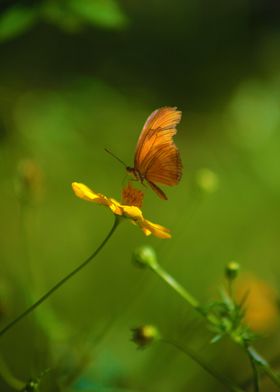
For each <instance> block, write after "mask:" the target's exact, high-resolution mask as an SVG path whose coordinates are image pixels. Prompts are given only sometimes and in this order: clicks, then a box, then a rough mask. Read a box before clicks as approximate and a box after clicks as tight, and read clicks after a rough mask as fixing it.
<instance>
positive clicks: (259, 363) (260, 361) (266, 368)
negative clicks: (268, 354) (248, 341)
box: [246, 346, 280, 387]
mask: <svg viewBox="0 0 280 392" xmlns="http://www.w3.org/2000/svg"><path fill="white" fill-rule="evenodd" d="M246 351H247V353H249V355H250V357H251V358H252V359H253V360H254V363H255V365H256V367H259V368H260V370H262V371H263V372H264V373H265V374H266V375H267V377H268V378H269V379H270V380H271V381H272V382H273V383H274V384H275V385H277V386H278V387H280V377H279V375H278V374H276V373H275V372H274V370H273V369H272V368H271V367H270V365H269V363H268V362H267V361H266V360H265V359H264V358H263V357H262V356H261V355H260V354H259V353H258V352H257V351H256V350H255V349H254V347H252V346H248V347H246Z"/></svg>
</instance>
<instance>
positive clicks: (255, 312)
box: [236, 274, 279, 333]
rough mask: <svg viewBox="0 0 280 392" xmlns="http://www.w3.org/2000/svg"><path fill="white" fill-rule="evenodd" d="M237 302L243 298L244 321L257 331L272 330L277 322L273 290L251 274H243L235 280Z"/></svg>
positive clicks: (275, 297) (276, 305)
mask: <svg viewBox="0 0 280 392" xmlns="http://www.w3.org/2000/svg"><path fill="white" fill-rule="evenodd" d="M236 298H237V300H238V302H240V301H242V300H244V299H245V302H244V308H245V317H244V321H245V323H246V324H248V325H249V327H251V329H252V330H253V331H255V332H258V333H264V332H269V331H272V330H273V329H274V328H276V327H277V325H278V323H279V307H278V296H277V293H276V292H275V290H274V289H273V288H272V287H271V286H269V285H268V284H267V283H266V282H264V281H263V280H261V279H259V278H256V277H255V276H253V275H249V274H248V275H245V276H244V277H243V278H240V279H239V280H238V281H237V282H236Z"/></svg>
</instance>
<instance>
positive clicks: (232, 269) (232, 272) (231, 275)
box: [225, 261, 240, 280]
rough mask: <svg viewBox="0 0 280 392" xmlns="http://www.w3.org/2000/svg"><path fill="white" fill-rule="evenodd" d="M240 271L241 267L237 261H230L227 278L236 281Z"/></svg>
mask: <svg viewBox="0 0 280 392" xmlns="http://www.w3.org/2000/svg"><path fill="white" fill-rule="evenodd" d="M239 270H240V265H239V264H238V263H237V262H236V261H230V262H229V263H228V264H227V266H226V269H225V276H226V278H227V279H229V280H234V279H235V278H236V277H237V275H238V273H239Z"/></svg>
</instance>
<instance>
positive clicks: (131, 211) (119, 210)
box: [72, 182, 171, 238]
mask: <svg viewBox="0 0 280 392" xmlns="http://www.w3.org/2000/svg"><path fill="white" fill-rule="evenodd" d="M72 188H73V191H74V193H75V195H76V196H78V197H79V198H80V199H84V200H87V201H90V202H93V203H97V204H102V205H104V206H106V207H108V208H109V209H110V210H111V211H112V212H113V214H115V215H118V216H122V217H125V218H128V219H130V221H131V222H132V223H133V224H136V225H138V226H139V227H140V229H141V230H142V231H143V233H144V234H145V235H147V236H148V235H151V234H153V235H154V236H155V237H158V238H170V237H171V235H170V233H169V230H168V229H166V228H165V227H163V226H160V225H158V224H156V223H153V222H150V221H148V220H147V219H145V218H144V217H143V214H142V211H141V210H140V208H139V207H138V206H135V205H129V204H131V201H133V200H134V202H135V203H137V204H138V205H139V201H140V199H141V202H142V199H143V196H141V194H142V192H141V191H139V190H135V191H136V192H135V194H133V188H132V187H131V185H130V184H129V185H128V188H127V189H125V190H124V192H123V198H124V199H126V200H124V201H126V202H128V203H129V204H121V203H119V202H118V201H116V200H115V199H113V198H111V197H107V196H104V195H102V194H101V193H95V192H94V191H93V190H91V189H90V188H88V187H87V186H86V185H84V184H81V183H78V182H73V183H72Z"/></svg>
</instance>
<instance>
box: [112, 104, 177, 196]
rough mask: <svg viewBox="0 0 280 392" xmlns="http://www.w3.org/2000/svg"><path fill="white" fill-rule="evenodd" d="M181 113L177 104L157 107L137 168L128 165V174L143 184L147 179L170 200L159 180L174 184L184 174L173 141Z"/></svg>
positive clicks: (138, 148)
mask: <svg viewBox="0 0 280 392" xmlns="http://www.w3.org/2000/svg"><path fill="white" fill-rule="evenodd" d="M181 116H182V113H181V112H180V111H178V110H177V108H176V107H174V108H172V107H162V108H160V109H157V110H155V111H154V112H153V113H152V114H151V115H150V116H149V117H148V119H147V121H146V123H145V124H144V127H143V129H142V132H141V134H140V136H139V139H138V142H137V146H136V151H135V156H134V167H128V166H126V170H127V172H128V173H130V174H132V175H133V177H134V178H135V179H136V180H139V181H141V183H142V184H143V183H144V180H146V181H147V183H148V184H149V185H150V187H151V188H152V190H153V191H154V192H155V193H156V194H157V195H158V196H159V197H160V198H161V199H164V200H167V196H166V195H165V193H164V192H163V191H162V190H161V189H160V188H159V187H158V186H157V185H156V184H155V183H159V184H163V185H169V186H173V185H176V184H178V182H179V181H180V179H181V177H182V162H181V158H180V154H179V150H178V149H177V147H176V145H175V143H174V142H173V136H174V135H175V134H176V132H177V130H176V126H177V124H178V123H179V122H180V120H181ZM106 151H107V152H109V153H111V152H110V151H108V150H106ZM112 155H113V154H112ZM117 159H118V158H117ZM119 160H120V159H119ZM122 163H123V162H122Z"/></svg>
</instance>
